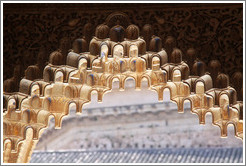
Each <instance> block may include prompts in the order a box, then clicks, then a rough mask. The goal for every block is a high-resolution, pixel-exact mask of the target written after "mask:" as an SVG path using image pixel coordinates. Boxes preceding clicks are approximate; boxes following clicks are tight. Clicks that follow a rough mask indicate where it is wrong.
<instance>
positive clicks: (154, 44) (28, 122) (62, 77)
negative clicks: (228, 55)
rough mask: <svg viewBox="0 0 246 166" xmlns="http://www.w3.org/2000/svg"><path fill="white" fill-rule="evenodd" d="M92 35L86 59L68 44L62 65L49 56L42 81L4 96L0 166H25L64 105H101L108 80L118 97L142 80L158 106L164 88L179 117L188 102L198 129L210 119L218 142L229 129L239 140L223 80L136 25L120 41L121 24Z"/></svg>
mask: <svg viewBox="0 0 246 166" xmlns="http://www.w3.org/2000/svg"><path fill="white" fill-rule="evenodd" d="M150 28H151V26H149V25H148V26H146V25H145V26H144V29H145V31H150V32H152V31H151V29H150ZM150 32H149V33H150ZM95 34H96V36H95V37H94V38H92V39H91V42H90V43H89V46H90V48H89V52H83V50H84V47H85V45H86V44H85V43H84V40H83V39H81V38H80V39H78V40H75V41H74V42H73V46H72V47H73V49H71V50H70V52H69V53H68V55H67V57H66V64H62V60H63V59H62V58H64V57H63V55H62V54H61V52H60V51H54V52H52V53H51V55H50V57H49V64H47V65H46V67H45V68H44V70H43V78H42V79H33V80H30V79H28V78H29V75H30V73H28V72H26V74H27V75H26V76H25V77H24V78H23V79H22V80H21V81H20V88H19V92H15V93H7V92H4V102H5V103H4V105H5V108H4V110H6V111H5V112H4V115H3V143H4V148H3V149H4V151H3V160H4V162H5V163H16V162H29V161H30V156H31V154H32V151H33V149H34V147H35V145H36V143H37V142H38V140H39V138H40V136H41V133H42V132H43V131H44V129H45V128H47V127H48V125H49V121H50V119H51V118H52V117H54V119H55V127H56V128H61V126H62V118H63V117H64V116H67V115H69V106H70V104H71V103H73V104H75V105H76V112H77V113H83V112H82V107H83V105H84V104H85V103H88V102H90V101H91V93H92V92H94V91H96V92H97V94H98V102H102V101H103V95H104V94H105V93H107V92H109V91H111V90H112V82H113V80H114V79H118V80H119V83H120V89H121V90H124V87H125V81H126V79H127V78H129V77H131V78H133V79H134V80H135V88H136V89H141V82H142V80H143V79H147V81H148V86H149V88H150V89H152V90H154V91H156V92H157V93H158V99H159V101H162V100H163V91H164V90H165V89H169V90H170V99H171V101H173V102H175V103H176V104H177V106H178V110H177V111H178V112H179V113H182V112H184V107H183V105H184V102H185V101H186V100H189V101H190V102H191V112H192V113H194V114H197V116H198V118H199V122H200V124H204V123H205V116H206V114H207V113H208V112H210V113H211V114H212V117H213V121H212V123H213V124H214V125H217V126H219V127H220V129H221V136H222V137H225V136H227V126H228V125H229V124H232V125H233V126H234V129H235V136H236V137H238V138H240V139H242V140H243V116H242V114H243V104H242V101H238V100H237V93H240V92H237V91H236V90H235V89H234V88H232V87H230V86H229V78H228V76H226V75H225V74H223V73H216V72H213V73H212V76H210V74H209V73H208V72H207V71H206V67H205V64H204V63H203V62H202V61H199V59H197V60H195V57H193V54H194V55H195V53H194V50H192V49H191V50H190V52H189V54H190V56H191V58H190V59H191V60H189V61H188V63H189V65H187V64H186V63H185V62H184V61H183V58H182V57H183V56H184V55H183V54H182V51H181V50H180V49H178V48H176V40H175V39H174V38H173V37H168V38H167V40H166V41H165V43H164V44H165V46H167V49H165V48H161V46H162V41H161V39H160V38H159V37H158V36H152V37H150V36H148V35H146V36H144V37H140V36H139V28H138V27H137V26H136V25H129V27H127V28H126V38H125V29H124V28H123V26H121V25H114V26H113V27H110V26H109V27H108V26H107V25H106V24H102V25H99V26H98V27H97V28H96V33H95ZM144 39H148V40H149V41H145V40H144ZM146 48H147V49H146ZM81 51H82V52H81ZM194 60H195V61H194ZM192 61H193V62H192ZM218 65H219V64H217V61H213V62H211V64H210V66H214V68H217V66H218ZM191 67H193V68H192V69H191ZM190 70H192V72H190ZM191 73H192V75H191ZM216 74H217V75H216ZM238 78H241V77H239V76H238ZM237 89H240V87H239V88H237ZM180 125H182V124H180Z"/></svg>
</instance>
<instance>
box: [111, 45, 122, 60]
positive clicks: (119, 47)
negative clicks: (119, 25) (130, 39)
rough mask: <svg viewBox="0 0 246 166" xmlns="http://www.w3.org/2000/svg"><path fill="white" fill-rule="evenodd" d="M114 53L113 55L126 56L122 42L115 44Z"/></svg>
mask: <svg viewBox="0 0 246 166" xmlns="http://www.w3.org/2000/svg"><path fill="white" fill-rule="evenodd" d="M112 55H113V57H118V58H123V57H124V46H123V45H122V44H116V45H114V46H113V51H112Z"/></svg>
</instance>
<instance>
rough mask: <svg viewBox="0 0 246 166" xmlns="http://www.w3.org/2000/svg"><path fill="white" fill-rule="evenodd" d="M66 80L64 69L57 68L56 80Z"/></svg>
mask: <svg viewBox="0 0 246 166" xmlns="http://www.w3.org/2000/svg"><path fill="white" fill-rule="evenodd" d="M63 81H64V72H63V71H62V70H57V71H56V72H55V82H63Z"/></svg>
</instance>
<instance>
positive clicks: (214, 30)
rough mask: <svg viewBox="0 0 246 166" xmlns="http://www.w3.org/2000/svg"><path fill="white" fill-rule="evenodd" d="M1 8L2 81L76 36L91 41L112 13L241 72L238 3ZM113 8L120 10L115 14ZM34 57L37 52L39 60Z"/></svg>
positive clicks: (240, 12)
mask: <svg viewBox="0 0 246 166" xmlns="http://www.w3.org/2000/svg"><path fill="white" fill-rule="evenodd" d="M3 9H4V11H3V12H4V15H3V42H4V43H3V62H4V63H3V65H4V66H3V69H4V73H3V74H4V80H6V79H8V78H11V77H12V76H13V73H14V69H15V68H16V69H17V68H18V67H19V69H18V70H16V71H19V70H20V72H21V73H20V74H19V76H20V78H18V79H19V80H20V79H21V77H22V76H24V71H25V69H26V68H27V66H29V65H34V64H36V63H41V62H42V63H43V62H46V61H48V57H49V54H50V53H51V52H52V51H54V50H57V49H58V48H61V47H62V45H67V46H66V47H67V48H71V45H70V44H72V42H73V40H75V39H76V38H80V37H82V36H84V37H85V38H86V40H87V41H90V39H91V37H92V36H93V35H94V34H93V33H94V32H95V28H96V26H97V25H99V24H101V23H104V22H105V20H106V22H107V24H108V25H112V26H113V25H114V24H116V23H117V22H116V21H117V19H115V18H117V17H121V20H123V21H122V22H120V24H121V25H123V26H127V25H129V24H136V25H137V26H139V27H140V28H142V27H143V26H144V25H145V24H151V25H152V27H153V29H154V34H155V35H157V36H159V37H161V39H162V40H163V41H165V39H166V38H167V36H173V37H174V38H175V39H176V40H177V46H178V48H180V49H181V50H182V51H183V53H184V55H186V53H187V50H188V49H189V48H194V49H195V50H196V54H197V57H199V59H200V60H202V61H204V62H205V63H206V64H207V65H208V63H209V61H210V60H214V59H217V60H219V61H220V62H221V64H222V72H224V73H226V74H228V75H229V76H230V77H233V76H235V73H236V72H241V73H242V71H243V5H242V4H147V3H146V4H121V3H119V4H48V3H47V4H4V6H3ZM115 12H117V13H120V12H122V13H120V14H118V15H117V16H115V15H114V14H112V13H115ZM162 44H163V47H164V48H165V43H164V42H162ZM38 55H42V56H39V60H37V59H38ZM184 59H185V56H184ZM18 65H19V66H18ZM237 74H238V73H237ZM239 75H240V74H239ZM231 80H233V79H231Z"/></svg>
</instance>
